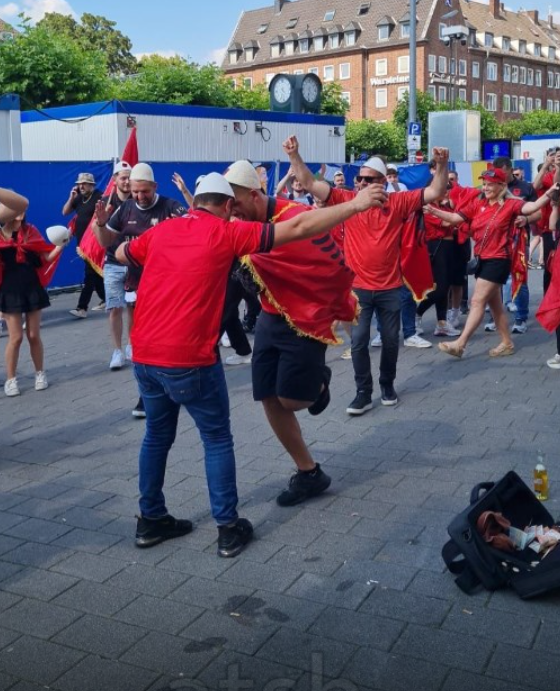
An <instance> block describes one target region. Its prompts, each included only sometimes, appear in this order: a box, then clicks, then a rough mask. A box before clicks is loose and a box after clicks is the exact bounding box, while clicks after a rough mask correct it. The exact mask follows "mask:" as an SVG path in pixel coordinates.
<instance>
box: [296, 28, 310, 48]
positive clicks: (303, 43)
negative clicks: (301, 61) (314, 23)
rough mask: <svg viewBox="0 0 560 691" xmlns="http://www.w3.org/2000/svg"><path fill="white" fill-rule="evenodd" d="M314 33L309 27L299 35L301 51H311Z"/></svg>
mask: <svg viewBox="0 0 560 691" xmlns="http://www.w3.org/2000/svg"><path fill="white" fill-rule="evenodd" d="M312 38H313V34H312V33H311V31H309V29H305V31H301V32H300V33H299V35H298V48H299V52H300V53H309V47H310V45H311V39H312Z"/></svg>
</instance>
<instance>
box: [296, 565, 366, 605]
mask: <svg viewBox="0 0 560 691" xmlns="http://www.w3.org/2000/svg"><path fill="white" fill-rule="evenodd" d="M340 574H341V571H339V572H338V573H337V574H335V576H330V577H329V576H320V575H318V574H311V573H304V574H303V575H302V576H301V578H299V579H298V580H297V581H296V582H295V583H294V584H293V585H292V586H291V587H290V588H288V590H287V591H286V595H291V596H293V597H299V598H309V599H310V600H314V601H315V602H321V603H323V604H326V605H338V606H339V607H347V608H348V609H357V608H358V607H359V606H360V604H361V603H362V602H363V601H364V600H365V598H366V597H367V596H368V595H369V593H370V592H371V590H372V588H373V587H374V586H373V585H368V584H367V583H359V582H356V581H355V580H353V579H352V578H345V576H346V574H344V575H342V576H341V575H340Z"/></svg>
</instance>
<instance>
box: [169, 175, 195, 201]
mask: <svg viewBox="0 0 560 691" xmlns="http://www.w3.org/2000/svg"><path fill="white" fill-rule="evenodd" d="M171 181H172V182H173V184H174V185H175V186H176V187H177V189H178V190H179V192H180V193H181V194H182V195H183V199H184V200H185V201H186V202H187V204H188V205H189V207H192V205H193V196H192V194H191V193H190V191H189V188H188V187H187V186H186V185H185V181H184V180H183V178H182V176H181V175H179V173H173V175H172V177H171Z"/></svg>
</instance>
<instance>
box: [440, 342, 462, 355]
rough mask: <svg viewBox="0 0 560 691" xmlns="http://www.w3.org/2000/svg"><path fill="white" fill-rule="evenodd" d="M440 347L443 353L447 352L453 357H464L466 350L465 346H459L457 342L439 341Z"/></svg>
mask: <svg viewBox="0 0 560 691" xmlns="http://www.w3.org/2000/svg"><path fill="white" fill-rule="evenodd" d="M438 347H439V349H440V350H441V352H442V353H446V354H447V355H453V357H458V358H462V357H463V354H464V352H465V348H464V346H458V345H456V344H455V343H448V342H446V343H439V344H438Z"/></svg>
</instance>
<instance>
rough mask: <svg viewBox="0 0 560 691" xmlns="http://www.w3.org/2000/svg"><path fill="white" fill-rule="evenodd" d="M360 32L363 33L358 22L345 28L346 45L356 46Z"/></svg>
mask: <svg viewBox="0 0 560 691" xmlns="http://www.w3.org/2000/svg"><path fill="white" fill-rule="evenodd" d="M359 31H361V26H360V25H359V24H358V23H357V22H350V23H349V24H347V25H346V26H345V27H344V43H345V44H346V45H347V46H355V45H356V39H357V37H358V32H359Z"/></svg>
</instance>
